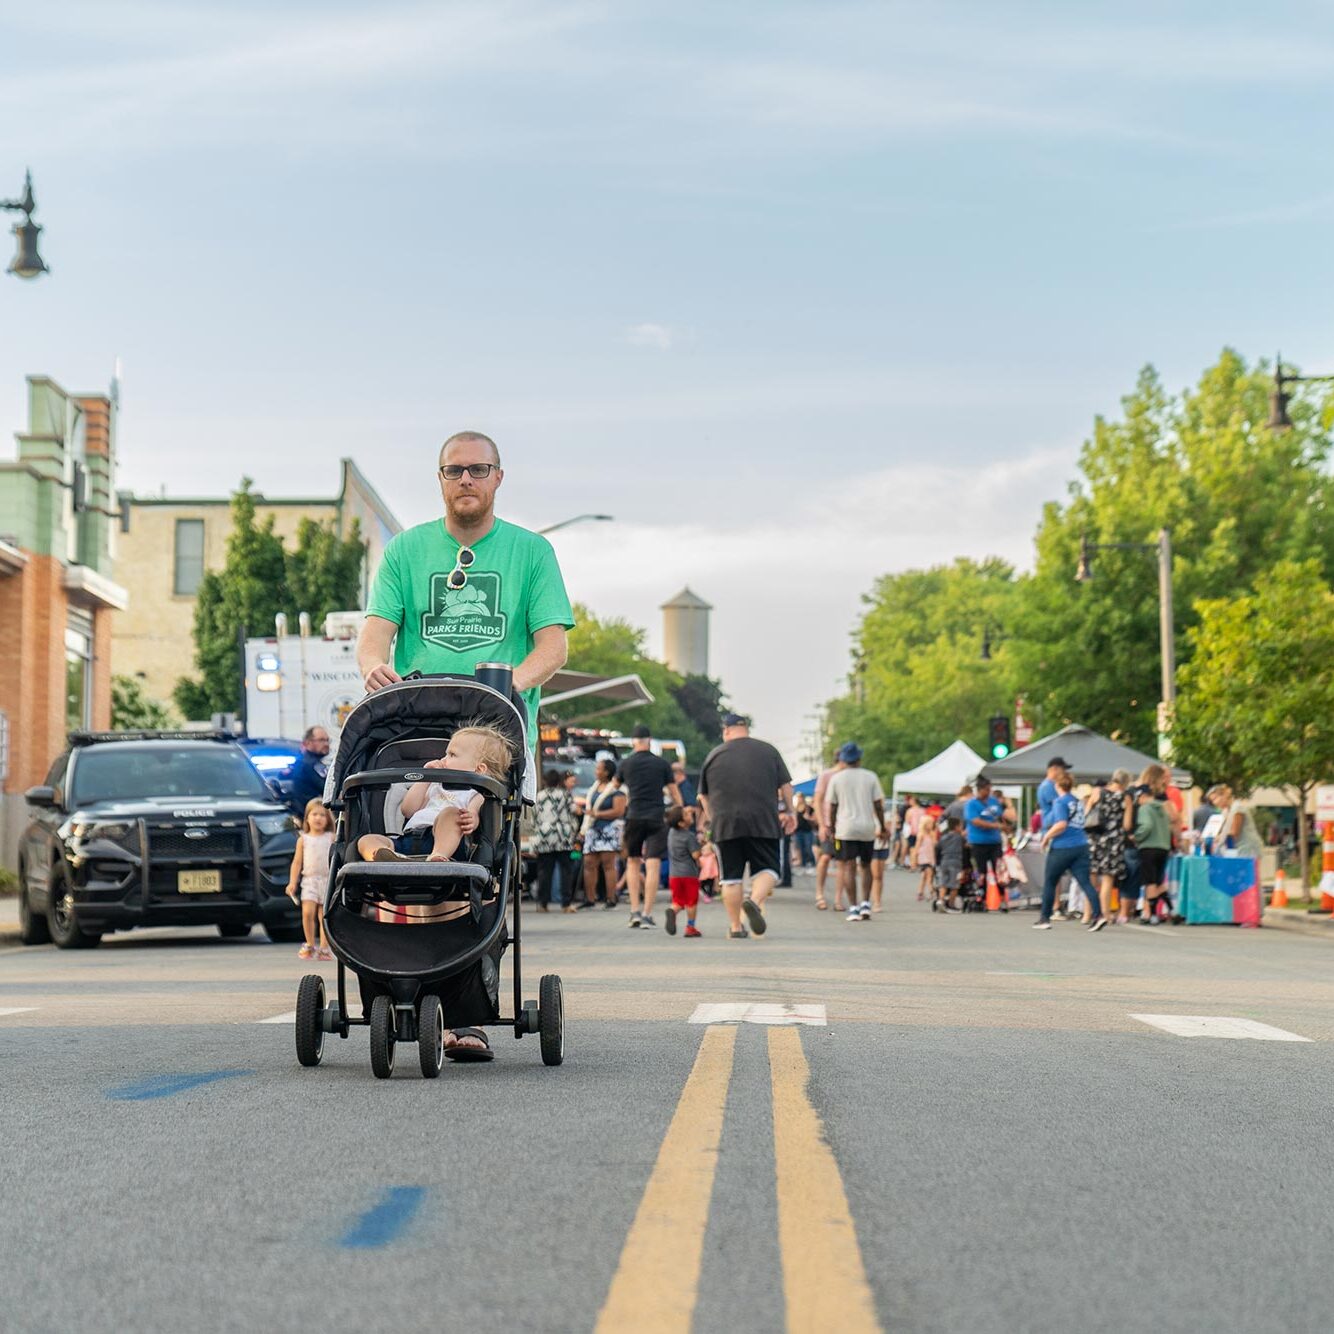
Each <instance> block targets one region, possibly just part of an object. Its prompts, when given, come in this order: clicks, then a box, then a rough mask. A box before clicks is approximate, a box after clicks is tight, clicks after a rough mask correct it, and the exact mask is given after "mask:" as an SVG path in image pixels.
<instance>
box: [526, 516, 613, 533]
mask: <svg viewBox="0 0 1334 1334" xmlns="http://www.w3.org/2000/svg"><path fill="white" fill-rule="evenodd" d="M612 518H613V516H612V515H610V514H576V515H575V516H574V518H572V519H562V520H561V521H560V522H559V523H551V524H548V525H547V526H546V527H545V528H539V529H538V530H537V531H538V532H539V533H554V532H555V531H556V529H557V528H568V527H569V526H570V525H571V524H572V523H583V522H584V520H585V519H592V520H594V521H595V522H598V523H610V522H611V520H612Z"/></svg>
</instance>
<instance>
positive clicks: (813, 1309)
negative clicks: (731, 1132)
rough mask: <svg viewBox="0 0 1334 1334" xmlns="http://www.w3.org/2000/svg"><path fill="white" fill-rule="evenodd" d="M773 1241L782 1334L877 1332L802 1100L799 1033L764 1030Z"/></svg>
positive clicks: (829, 1156) (825, 1159)
mask: <svg viewBox="0 0 1334 1334" xmlns="http://www.w3.org/2000/svg"><path fill="white" fill-rule="evenodd" d="M769 1070H770V1074H771V1076H772V1080H773V1100H774V1161H775V1164H776V1167H777V1171H778V1241H779V1246H780V1249H781V1250H782V1256H783V1296H784V1297H785V1299H786V1301H787V1330H788V1334H823V1332H824V1331H827V1330H838V1331H839V1334H873V1331H877V1330H879V1328H880V1324H879V1321H878V1320H877V1319H876V1313H875V1302H874V1300H873V1298H872V1296H871V1287H870V1284H869V1283H868V1282H867V1280H866V1268H865V1266H864V1265H863V1264H862V1254H861V1247H860V1246H859V1245H858V1244H857V1229H856V1227H855V1226H854V1224H853V1221H852V1211H851V1210H850V1209H849V1207H848V1197H847V1194H846V1192H845V1191H844V1189H843V1177H842V1175H841V1173H840V1172H839V1170H838V1162H837V1161H836V1160H835V1158H834V1154H833V1150H832V1149H830V1147H829V1144H828V1143H827V1142H826V1140H825V1136H824V1127H823V1126H822V1125H821V1123H820V1117H819V1114H818V1113H817V1112H816V1110H815V1108H814V1107H813V1106H812V1105H811V1101H810V1098H809V1097H807V1095H806V1085H807V1082H808V1081H809V1079H810V1073H811V1072H810V1067H809V1066H808V1065H807V1064H806V1054H805V1053H804V1052H803V1051H802V1049H801V1034H800V1033H798V1032H796V1031H795V1030H794V1029H790V1028H773V1029H770V1030H769Z"/></svg>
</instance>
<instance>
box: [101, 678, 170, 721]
mask: <svg viewBox="0 0 1334 1334" xmlns="http://www.w3.org/2000/svg"><path fill="white" fill-rule="evenodd" d="M175 722H176V720H175V718H173V717H172V713H171V710H170V709H169V708H167V706H166V705H165V704H163V703H161V702H160V701H159V700H156V699H153V698H152V696H151V695H146V694H145V693H144V688H143V686H142V685H140V684H139V682H138V681H137V680H136V679H135V678H134V677H133V676H113V677H112V678H111V726H112V727H113V728H115V729H117V730H118V731H119V730H121V729H126V728H140V727H143V728H154V727H172V726H174V724H175Z"/></svg>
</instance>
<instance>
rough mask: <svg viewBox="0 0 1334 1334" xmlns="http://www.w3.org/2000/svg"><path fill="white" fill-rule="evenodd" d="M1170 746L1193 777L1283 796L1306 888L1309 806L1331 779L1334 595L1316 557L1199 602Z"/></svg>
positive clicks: (1333, 752)
mask: <svg viewBox="0 0 1334 1334" xmlns="http://www.w3.org/2000/svg"><path fill="white" fill-rule="evenodd" d="M1197 611H1198V614H1199V623H1198V624H1197V625H1196V626H1194V627H1193V628H1192V630H1191V631H1190V634H1189V640H1190V646H1191V649H1192V650H1193V651H1192V655H1191V659H1190V662H1189V664H1188V665H1187V666H1186V667H1185V668H1184V669H1183V670H1182V672H1181V690H1180V695H1179V698H1178V700H1177V708H1176V718H1175V723H1174V726H1173V728H1172V742H1173V746H1174V749H1175V753H1176V758H1177V759H1178V761H1179V762H1181V763H1184V764H1186V765H1188V766H1189V767H1190V769H1191V770H1192V773H1193V774H1194V776H1195V777H1196V779H1197V780H1200V779H1204V778H1206V777H1207V778H1209V779H1213V780H1220V779H1221V780H1225V781H1227V782H1229V783H1230V784H1232V785H1233V786H1235V787H1236V788H1238V789H1239V790H1240V791H1242V792H1245V791H1247V790H1249V789H1250V788H1252V787H1256V786H1260V785H1264V786H1271V787H1282V788H1286V789H1288V790H1289V791H1290V792H1291V793H1292V794H1293V797H1294V799H1295V800H1296V802H1297V819H1298V843H1299V845H1300V848H1301V858H1302V883H1303V884H1304V885H1305V884H1309V882H1310V875H1309V869H1310V868H1309V849H1308V847H1307V839H1306V799H1307V796H1308V794H1309V793H1310V791H1311V789H1312V788H1313V787H1314V786H1315V785H1316V784H1317V783H1319V782H1322V781H1325V780H1327V779H1328V778H1329V777H1330V776H1331V774H1334V676H1331V675H1330V674H1329V673H1328V672H1327V671H1326V670H1325V669H1324V664H1326V663H1329V662H1334V591H1332V590H1331V588H1330V586H1329V583H1328V581H1327V580H1326V578H1325V575H1324V572H1323V571H1322V569H1321V565H1320V562H1319V561H1317V560H1305V561H1292V560H1285V561H1280V562H1279V563H1278V564H1277V565H1275V566H1274V567H1273V569H1271V570H1267V571H1265V572H1264V573H1263V574H1261V575H1260V576H1259V577H1258V578H1257V579H1256V581H1255V589H1254V592H1252V593H1250V594H1247V595H1244V596H1241V597H1231V598H1217V599H1213V600H1209V601H1204V602H1201V603H1200V604H1199V605H1198V608H1197Z"/></svg>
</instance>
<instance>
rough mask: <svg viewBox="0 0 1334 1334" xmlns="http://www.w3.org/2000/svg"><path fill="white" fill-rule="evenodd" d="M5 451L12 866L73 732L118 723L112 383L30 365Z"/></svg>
mask: <svg viewBox="0 0 1334 1334" xmlns="http://www.w3.org/2000/svg"><path fill="white" fill-rule="evenodd" d="M15 438H16V440H17V443H18V449H17V456H16V457H15V458H13V459H4V460H0V625H3V626H4V636H3V638H0V862H3V864H4V865H5V866H7V867H9V868H11V869H12V868H13V866H14V861H15V854H16V840H17V836H18V833H19V832H20V831H21V829H22V827H23V824H24V822H25V821H26V818H27V806H26V803H25V802H24V800H23V793H24V791H25V790H26V789H27V788H29V787H32V786H34V785H35V784H38V783H40V782H41V781H42V780H43V778H44V777H45V776H46V773H47V770H48V769H49V768H50V765H51V763H52V761H53V760H54V759H55V758H56V756H57V755H59V754H60V752H61V750H62V749H63V748H64V745H65V736H66V734H67V732H69V731H70V730H73V729H77V728H105V727H109V726H110V725H111V618H112V616H113V615H114V614H115V613H117V612H119V611H122V610H123V609H124V608H125V606H126V602H127V597H128V595H127V593H126V591H125V589H124V588H122V587H120V585H119V584H117V583H115V582H113V580H112V577H111V575H112V567H113V563H114V560H115V555H116V536H117V533H116V528H117V517H118V514H117V510H116V509H115V507H114V500H113V495H112V489H113V478H114V475H115V441H116V389H115V386H114V384H113V386H112V389H111V391H110V393H107V394H71V393H68V392H67V391H66V390H64V389H62V388H61V387H60V386H59V385H58V384H56V382H55V381H54V380H52V379H50V378H48V377H47V376H45V375H32V376H29V377H28V427H27V430H25V431H22V432H19V433H17V435H16V437H15Z"/></svg>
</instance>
